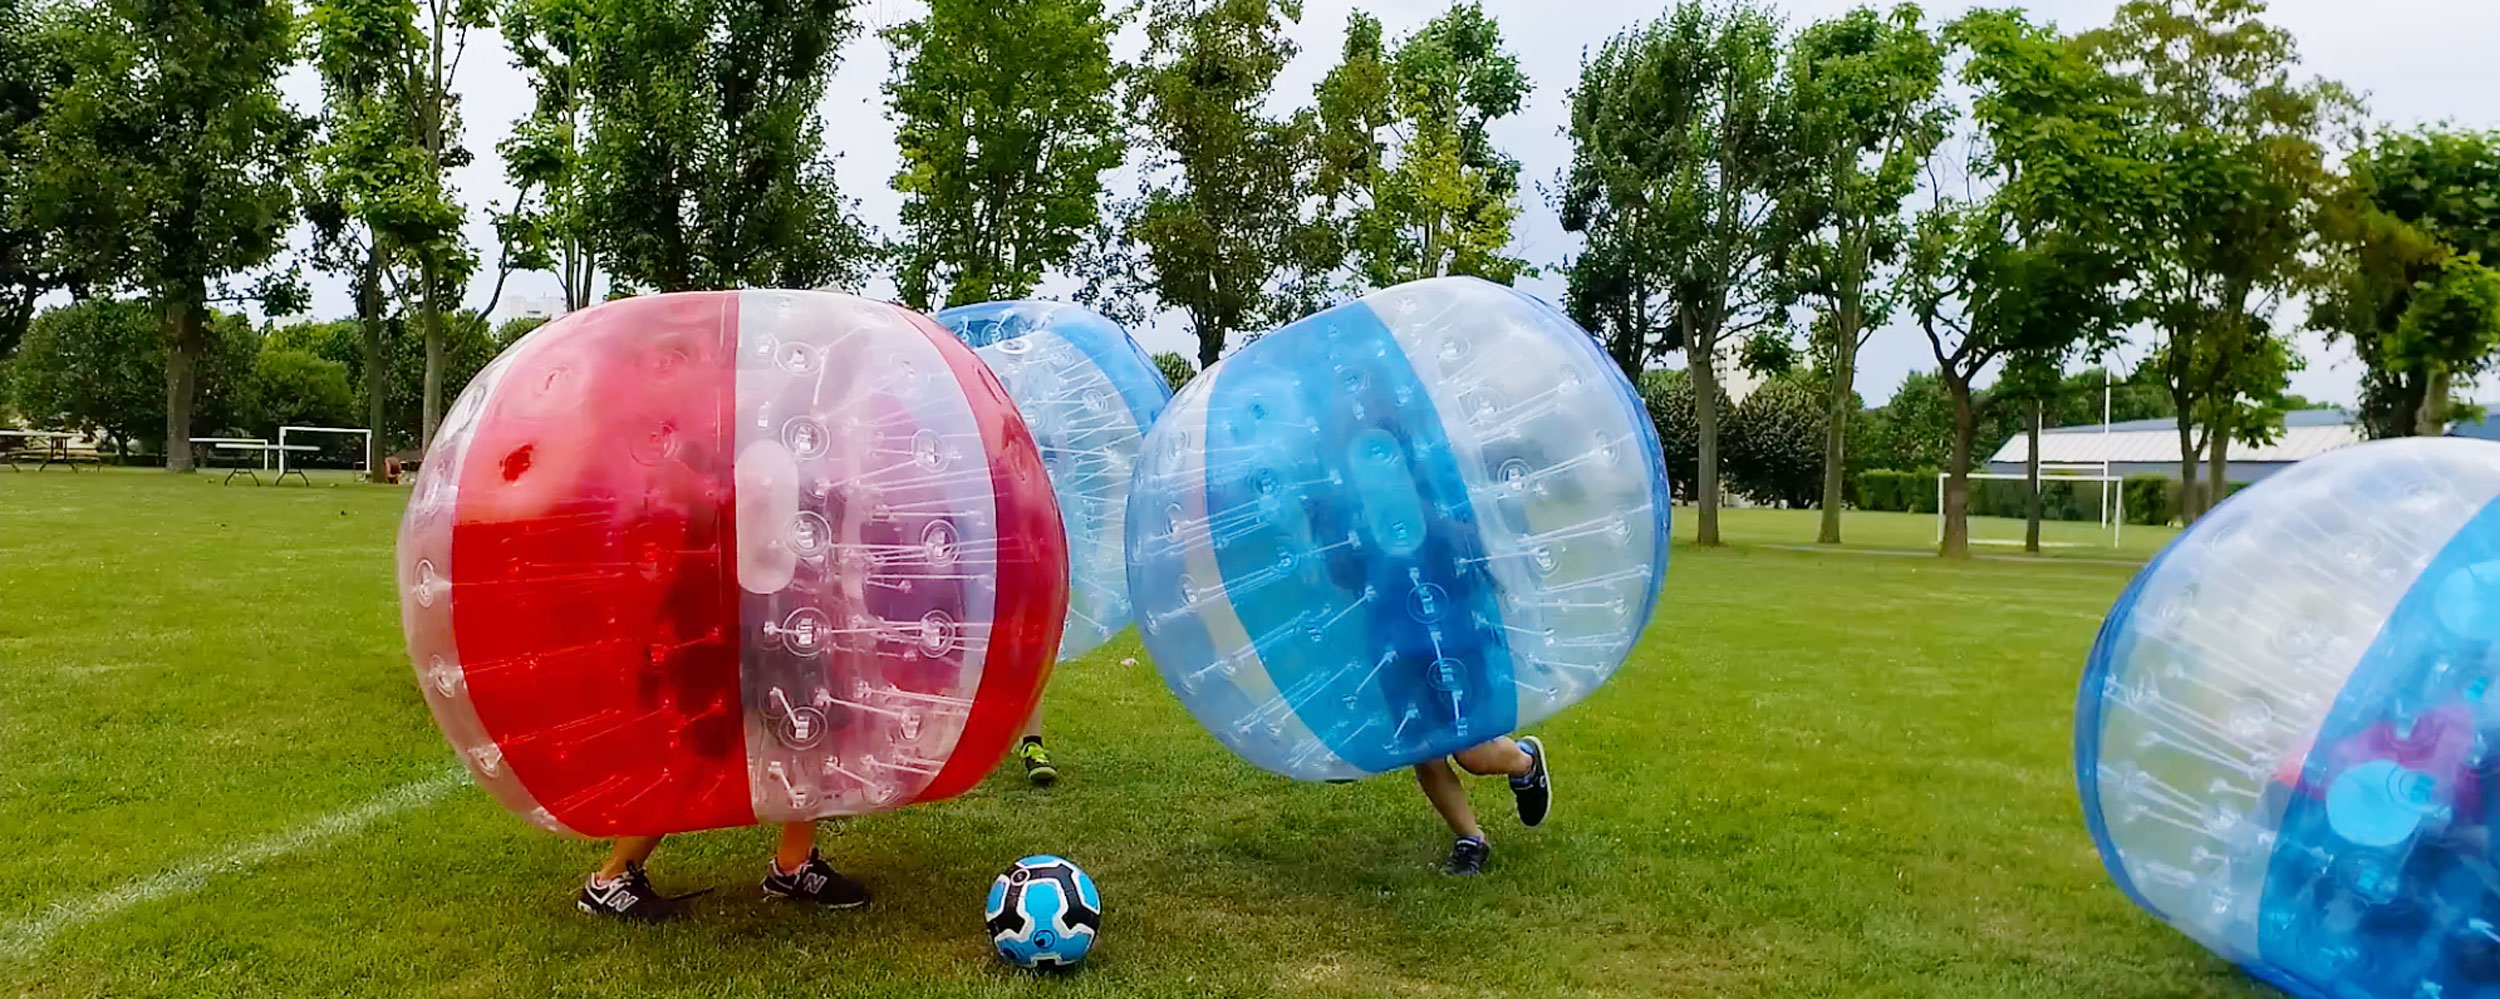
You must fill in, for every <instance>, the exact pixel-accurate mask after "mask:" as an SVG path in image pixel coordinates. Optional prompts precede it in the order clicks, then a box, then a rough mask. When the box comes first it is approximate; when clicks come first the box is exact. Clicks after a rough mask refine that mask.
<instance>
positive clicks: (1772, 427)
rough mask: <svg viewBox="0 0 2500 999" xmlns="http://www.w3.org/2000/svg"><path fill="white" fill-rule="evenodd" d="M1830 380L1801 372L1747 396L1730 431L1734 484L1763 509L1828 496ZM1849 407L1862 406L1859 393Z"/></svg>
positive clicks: (1807, 502) (1801, 504)
mask: <svg viewBox="0 0 2500 999" xmlns="http://www.w3.org/2000/svg"><path fill="white" fill-rule="evenodd" d="M1829 383H1830V376H1829V375H1827V374H1825V373H1823V372H1819V371H1814V370H1812V369H1796V370H1792V371H1789V372H1787V373H1784V374H1781V375H1779V376H1777V377H1773V378H1771V379H1769V380H1767V381H1765V382H1763V383H1762V384H1761V385H1760V386H1758V387H1756V388H1755V389H1754V390H1753V392H1752V393H1751V394H1749V395H1747V396H1745V401H1744V402H1741V403H1738V404H1737V406H1736V409H1735V411H1734V412H1733V413H1731V414H1730V418H1729V420H1728V427H1727V475H1728V484H1729V485H1730V487H1732V488H1734V489H1735V490H1736V491H1737V492H1738V493H1741V494H1743V495H1744V496H1746V497H1748V498H1750V499H1752V500H1753V501H1755V502H1757V503H1765V504H1770V505H1774V506H1782V507H1788V508H1791V509H1799V508H1803V507H1806V506H1809V505H1812V504H1813V503H1814V502H1815V499H1816V497H1817V496H1819V495H1820V494H1821V492H1822V481H1823V458H1824V450H1823V443H1824V438H1825V435H1826V431H1827V430H1828V421H1829V419H1830V414H1829V410H1828V408H1827V407H1826V406H1825V405H1824V401H1823V393H1824V390H1825V386H1827V385H1828V384H1829ZM1849 401H1850V402H1852V403H1855V402H1857V395H1856V393H1851V394H1850V396H1849Z"/></svg>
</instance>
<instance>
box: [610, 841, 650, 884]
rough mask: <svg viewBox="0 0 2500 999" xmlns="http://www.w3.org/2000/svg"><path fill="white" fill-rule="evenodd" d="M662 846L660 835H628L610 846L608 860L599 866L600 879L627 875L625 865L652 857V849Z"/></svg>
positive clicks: (611, 879) (614, 878) (613, 878)
mask: <svg viewBox="0 0 2500 999" xmlns="http://www.w3.org/2000/svg"><path fill="white" fill-rule="evenodd" d="M659 848H660V837H658V836H627V837H625V838H623V839H619V840H617V841H616V842H615V843H613V844H611V845H610V846H609V847H608V862H607V863H605V864H602V865H600V866H599V880H601V881H614V880H616V879H617V878H620V877H623V876H624V875H625V865H627V864H639V863H642V862H643V861H646V860H649V859H651V851H653V850H657V849H659Z"/></svg>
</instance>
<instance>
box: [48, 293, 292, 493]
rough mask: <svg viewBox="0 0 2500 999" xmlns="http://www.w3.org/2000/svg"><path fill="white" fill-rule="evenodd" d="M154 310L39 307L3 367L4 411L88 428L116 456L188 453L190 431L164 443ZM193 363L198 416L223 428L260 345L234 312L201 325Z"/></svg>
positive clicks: (90, 303) (160, 349)
mask: <svg viewBox="0 0 2500 999" xmlns="http://www.w3.org/2000/svg"><path fill="white" fill-rule="evenodd" d="M161 317H162V310H161V309H159V308H158V307H156V306H154V305H151V304H150V303H148V302H145V301H141V300H138V299H116V298H101V297H99V298H90V299H88V300H86V301H83V302H79V303H76V304H73V305H66V306H62V307H59V308H55V309H51V310H47V311H45V312H44V313H43V314H41V315H39V316H36V317H35V319H34V321H33V322H32V323H29V324H28V325H27V330H26V339H25V342H24V343H22V344H20V345H19V349H18V355H17V358H16V360H15V361H14V362H12V363H11V365H10V367H11V369H12V378H11V382H12V386H11V387H12V391H13V392H14V399H13V408H15V409H16V410H17V412H18V414H19V415H20V416H22V417H24V418H25V419H26V421H27V422H28V423H29V424H31V425H34V426H37V427H45V428H50V429H56V430H71V431H77V432H80V433H92V434H96V435H98V436H100V437H101V438H103V439H104V440H106V441H109V442H110V443H111V444H112V445H113V449H114V450H115V451H116V452H118V453H120V454H123V455H130V454H134V453H137V452H138V451H139V450H141V449H143V448H145V449H149V450H160V451H163V452H164V453H165V455H166V460H167V461H168V462H171V461H172V460H173V457H174V455H175V454H177V453H181V454H184V455H186V456H187V454H188V452H189V451H190V450H191V448H190V447H189V446H188V438H189V436H190V435H189V434H188V433H185V434H184V435H183V436H182V437H181V438H177V439H175V440H173V442H172V444H171V446H167V438H166V437H165V432H166V429H167V426H168V424H167V423H166V421H165V405H166V403H167V402H168V401H169V400H168V399H167V398H166V396H165V349H164V330H163V328H162V326H163V324H162V318H161ZM200 337H201V351H200V355H201V356H200V358H199V363H198V365H197V366H196V367H195V368H194V369H193V373H194V375H195V377H196V379H197V381H196V385H197V388H198V390H199V392H198V396H197V397H196V401H197V403H198V409H199V412H198V416H199V422H200V424H201V425H202V426H203V427H208V428H225V427H228V426H232V425H233V424H234V423H235V422H236V420H235V416H236V412H237V410H238V409H239V408H241V407H239V406H238V405H237V403H238V402H240V401H243V397H244V396H245V395H247V394H248V391H247V390H246V389H245V388H244V383H246V382H247V381H248V379H249V377H250V375H251V366H252V358H253V356H254V355H255V354H257V353H258V352H259V341H258V338H257V337H256V336H254V335H253V333H252V329H251V324H249V323H247V322H245V321H243V319H242V318H241V317H239V316H232V315H224V314H216V315H212V316H211V317H209V318H208V319H206V320H204V321H203V322H202V323H201V329H200Z"/></svg>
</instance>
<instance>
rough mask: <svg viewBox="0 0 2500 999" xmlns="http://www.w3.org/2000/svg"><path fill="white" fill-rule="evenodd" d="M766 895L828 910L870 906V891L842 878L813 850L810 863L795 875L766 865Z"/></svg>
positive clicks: (776, 865)
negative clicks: (816, 905)
mask: <svg viewBox="0 0 2500 999" xmlns="http://www.w3.org/2000/svg"><path fill="white" fill-rule="evenodd" d="M764 894H765V896H766V897H769V898H788V899H797V900H799V901H802V902H814V903H816V904H818V905H821V906H824V907H825V908H828V909H857V908H859V907H861V906H864V905H867V904H868V887H867V886H866V885H862V884H860V883H859V882H857V881H853V880H851V879H849V878H846V877H843V876H842V872H840V871H837V870H834V869H833V865H832V864H828V863H825V858H823V857H820V856H817V855H816V851H814V850H809V851H807V863H804V864H801V865H799V870H798V873H796V874H783V873H781V865H779V864H771V865H767V869H766V870H765V872H764Z"/></svg>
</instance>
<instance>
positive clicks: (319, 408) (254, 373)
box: [238, 347, 357, 440]
mask: <svg viewBox="0 0 2500 999" xmlns="http://www.w3.org/2000/svg"><path fill="white" fill-rule="evenodd" d="M347 371H348V368H347V365H344V364H341V363H339V362H337V361H333V360H330V359H328V358H324V357H321V356H318V355H315V354H313V353H311V352H309V351H304V350H294V349H287V348H279V349H274V350H272V349H267V348H265V347H264V348H263V349H262V350H261V351H260V352H259V354H258V355H257V356H255V357H254V358H253V361H252V369H251V378H250V379H248V381H247V390H246V392H245V394H244V395H243V397H242V400H241V403H240V405H239V406H238V409H239V410H240V411H241V413H240V415H241V416H242V419H241V421H240V422H241V423H242V425H243V427H244V428H245V429H247V430H249V431H251V433H252V435H253V436H255V437H261V438H265V439H269V440H276V439H277V436H278V428H279V427H285V426H297V427H338V426H349V425H352V424H353V423H354V422H355V420H356V415H357V413H356V410H357V406H356V390H355V389H354V388H351V387H349V385H348V381H347Z"/></svg>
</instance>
